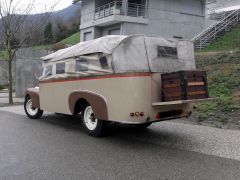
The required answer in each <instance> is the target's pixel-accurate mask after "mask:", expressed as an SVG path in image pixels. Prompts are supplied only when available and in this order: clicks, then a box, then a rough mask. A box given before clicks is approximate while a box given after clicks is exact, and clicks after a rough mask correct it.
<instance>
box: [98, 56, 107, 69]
mask: <svg viewBox="0 0 240 180" xmlns="http://www.w3.org/2000/svg"><path fill="white" fill-rule="evenodd" d="M99 61H100V64H101V67H102V69H109V66H108V61H107V58H106V56H103V57H100V59H99Z"/></svg>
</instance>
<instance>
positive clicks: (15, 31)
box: [0, 0, 52, 104]
mask: <svg viewBox="0 0 240 180" xmlns="http://www.w3.org/2000/svg"><path fill="white" fill-rule="evenodd" d="M34 5H35V1H34V0H30V1H28V2H23V1H20V0H1V1H0V33H1V36H2V41H3V45H4V48H5V49H6V51H7V60H8V82H9V85H8V90H9V104H13V97H12V94H13V76H12V62H13V59H14V57H15V55H16V52H17V51H18V50H19V48H21V47H22V46H23V45H24V42H25V41H26V40H27V39H29V38H30V37H31V35H32V34H33V33H32V32H35V31H37V30H38V29H39V28H41V27H42V26H43V24H44V23H45V22H46V20H47V19H48V18H49V17H50V14H51V13H43V14H42V16H41V17H39V18H38V20H37V23H36V22H31V18H30V14H31V12H32V11H33V9H34ZM51 10H52V8H51ZM48 12H52V11H48ZM35 21H36V20H35ZM23 29H24V34H21V36H20V35H19V33H20V32H23Z"/></svg>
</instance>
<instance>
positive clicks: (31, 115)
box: [24, 96, 43, 119]
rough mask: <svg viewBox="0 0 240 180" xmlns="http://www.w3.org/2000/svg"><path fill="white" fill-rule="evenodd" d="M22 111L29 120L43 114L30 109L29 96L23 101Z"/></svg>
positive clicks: (35, 109)
mask: <svg viewBox="0 0 240 180" xmlns="http://www.w3.org/2000/svg"><path fill="white" fill-rule="evenodd" d="M24 110H25V113H26V114H27V116H28V117H29V118H30V119H38V118H40V117H41V116H42V114H43V111H42V110H40V109H38V108H34V107H32V99H31V98H30V97H29V96H28V97H26V99H25V102H24Z"/></svg>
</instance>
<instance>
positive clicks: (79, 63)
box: [76, 58, 88, 72]
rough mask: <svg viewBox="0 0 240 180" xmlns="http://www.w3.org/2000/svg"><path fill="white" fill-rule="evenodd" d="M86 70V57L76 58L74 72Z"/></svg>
mask: <svg viewBox="0 0 240 180" xmlns="http://www.w3.org/2000/svg"><path fill="white" fill-rule="evenodd" d="M81 71H88V61H87V60H86V59H81V58H80V59H77V60H76V72H81Z"/></svg>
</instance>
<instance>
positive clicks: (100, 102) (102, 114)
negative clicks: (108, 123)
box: [69, 91, 108, 120]
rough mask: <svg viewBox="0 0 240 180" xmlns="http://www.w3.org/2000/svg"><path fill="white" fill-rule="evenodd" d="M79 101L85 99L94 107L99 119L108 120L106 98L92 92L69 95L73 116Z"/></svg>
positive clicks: (76, 92)
mask: <svg viewBox="0 0 240 180" xmlns="http://www.w3.org/2000/svg"><path fill="white" fill-rule="evenodd" d="M79 99H85V100H86V101H87V102H88V103H89V104H90V105H91V106H92V108H93V112H94V116H95V117H96V118H97V119H102V120H108V109H107V102H106V100H105V99H104V97H102V96H101V95H98V94H96V93H94V92H90V91H74V92H72V93H71V94H70V95H69V108H70V111H71V113H72V114H74V108H75V105H76V102H77V101H78V100H79Z"/></svg>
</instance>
